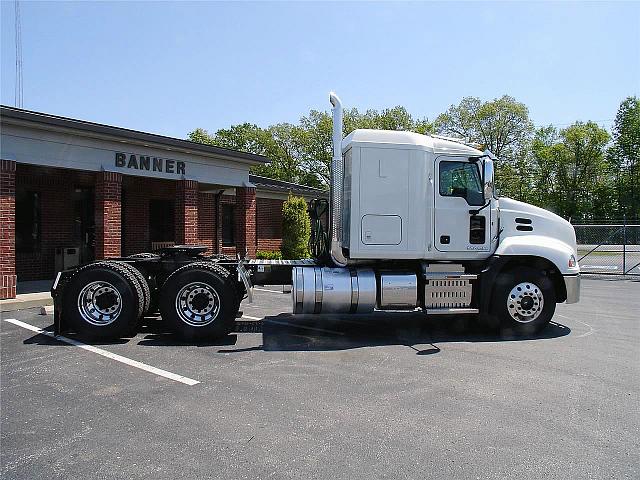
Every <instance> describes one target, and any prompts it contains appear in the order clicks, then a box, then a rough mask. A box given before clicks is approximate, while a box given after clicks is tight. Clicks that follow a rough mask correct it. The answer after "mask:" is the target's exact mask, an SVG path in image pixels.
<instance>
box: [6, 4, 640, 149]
mask: <svg viewBox="0 0 640 480" xmlns="http://www.w3.org/2000/svg"><path fill="white" fill-rule="evenodd" d="M13 12H14V6H13V2H4V1H3V2H2V11H1V13H2V25H1V26H2V52H1V53H2V59H1V61H2V63H1V66H2V77H1V81H2V84H1V100H2V103H3V104H7V105H13V103H14V77H15V67H14V63H15V57H14V51H15V46H14V18H13V15H14V13H13ZM21 14H22V43H23V64H24V67H23V72H24V73H23V76H24V107H25V108H28V109H32V110H37V111H43V112H49V113H54V114H58V115H64V116H69V117H74V118H80V119H85V120H90V121H95V122H100V123H107V124H112V125H117V126H122V127H127V128H133V129H138V130H144V131H149V132H155V133H160V134H164V135H171V136H177V137H185V136H186V135H187V134H188V132H189V131H191V130H193V129H194V128H196V127H203V128H206V129H208V130H210V131H214V130H216V129H217V128H222V127H227V126H229V125H231V124H234V123H242V122H252V123H256V124H258V125H261V126H267V125H269V124H273V123H278V122H295V121H297V119H298V118H299V117H300V116H301V115H304V114H305V113H307V112H308V111H309V110H310V109H311V108H315V109H325V110H328V108H329V104H328V100H327V92H328V91H329V90H335V91H337V92H338V94H339V95H340V96H341V98H342V101H343V103H344V104H345V106H347V107H352V106H355V107H358V108H360V109H366V108H378V109H379V108H384V107H392V106H395V105H404V106H405V107H407V109H408V110H409V111H410V112H411V113H412V114H414V115H415V116H419V117H422V116H426V117H429V118H431V119H432V118H434V117H435V116H436V115H437V114H438V113H440V112H442V111H444V110H445V109H446V108H447V107H448V106H449V105H451V104H452V103H458V102H459V101H460V99H461V98H462V97H464V96H467V95H474V96H478V97H480V98H482V99H491V98H495V97H497V96H501V95H502V94H509V95H512V96H514V97H515V98H516V99H518V100H519V101H522V102H524V103H526V104H527V105H528V106H529V109H530V114H531V117H532V119H533V120H534V122H535V123H536V124H539V125H542V124H548V123H554V124H557V125H566V124H569V123H571V122H573V121H575V120H589V119H591V120H596V121H598V123H600V124H601V125H604V126H607V127H609V126H610V125H611V119H613V117H614V116H615V112H616V110H617V107H618V105H619V103H620V101H621V100H622V99H623V98H624V97H626V96H628V95H640V3H484V2H482V3H481V2H474V3H266V2H261V3H241V2H236V3H205V2H197V3H182V2H181V3H177V2H176V3H155V2H142V3H133V2H115V3H92V2H85V3H60V2H51V3H46V2H45V3H38V2H21Z"/></svg>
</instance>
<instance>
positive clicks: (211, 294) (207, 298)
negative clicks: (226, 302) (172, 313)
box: [176, 282, 220, 327]
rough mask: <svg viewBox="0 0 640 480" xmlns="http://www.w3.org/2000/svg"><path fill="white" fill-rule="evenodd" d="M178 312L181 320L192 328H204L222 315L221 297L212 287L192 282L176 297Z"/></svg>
mask: <svg viewBox="0 0 640 480" xmlns="http://www.w3.org/2000/svg"><path fill="white" fill-rule="evenodd" d="M176 312H177V314H178V317H180V320H182V321H183V322H184V323H186V324H187V325H191V326H192V327H204V326H205V325H209V324H210V323H211V322H213V321H214V320H215V319H216V318H217V317H218V314H219V313H220V297H219V296H218V292H216V291H215V289H214V288H213V287H212V286H211V285H207V284H206V283H201V282H192V283H189V284H187V285H185V286H184V287H182V288H181V289H180V291H179V292H178V295H176Z"/></svg>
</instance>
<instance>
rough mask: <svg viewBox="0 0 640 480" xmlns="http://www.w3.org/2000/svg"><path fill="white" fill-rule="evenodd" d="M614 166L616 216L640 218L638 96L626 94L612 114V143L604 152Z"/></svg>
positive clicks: (639, 116) (639, 112) (639, 125)
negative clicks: (614, 114) (615, 113)
mask: <svg viewBox="0 0 640 480" xmlns="http://www.w3.org/2000/svg"><path fill="white" fill-rule="evenodd" d="M607 153H608V155H607V157H608V159H609V162H610V163H611V165H612V167H613V168H614V169H615V178H616V191H617V199H618V203H619V206H620V207H619V208H620V212H619V215H620V216H621V215H626V216H627V217H628V218H630V219H633V220H639V219H640V192H638V189H640V166H639V165H638V163H639V162H640V99H638V98H637V97H627V98H626V99H625V100H624V101H623V102H622V103H621V104H620V108H619V109H618V113H617V115H616V119H615V124H614V130H613V143H612V145H611V147H610V148H609V151H608V152H607Z"/></svg>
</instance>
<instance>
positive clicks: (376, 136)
mask: <svg viewBox="0 0 640 480" xmlns="http://www.w3.org/2000/svg"><path fill="white" fill-rule="evenodd" d="M354 143H357V144H376V143H378V144H380V143H384V144H393V145H405V146H407V147H409V148H412V147H413V148H418V149H421V150H422V149H424V150H429V151H432V152H433V153H435V154H440V155H442V154H448V155H467V156H478V155H482V152H481V151H480V150H476V149H475V148H473V147H470V146H468V145H465V144H463V143H459V142H454V141H452V140H445V139H442V138H437V137H432V136H430V135H421V134H419V133H414V132H404V131H397V130H370V129H358V130H354V131H353V132H351V133H350V134H349V135H347V136H346V137H344V140H342V150H343V151H345V150H347V149H348V148H349V147H350V146H351V145H352V144H354Z"/></svg>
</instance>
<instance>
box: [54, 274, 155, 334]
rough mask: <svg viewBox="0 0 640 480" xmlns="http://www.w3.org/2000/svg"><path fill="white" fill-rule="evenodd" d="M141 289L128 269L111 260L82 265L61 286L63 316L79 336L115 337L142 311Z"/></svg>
mask: <svg viewBox="0 0 640 480" xmlns="http://www.w3.org/2000/svg"><path fill="white" fill-rule="evenodd" d="M141 298H143V294H142V291H141V289H140V286H139V284H138V282H137V281H136V279H135V277H134V276H133V275H132V274H131V272H130V271H129V270H128V269H126V268H123V267H122V265H118V264H116V263H114V262H96V263H92V264H89V265H87V266H85V267H82V268H81V269H80V270H78V271H77V272H76V274H75V275H74V276H73V277H72V278H71V279H70V280H69V282H68V283H67V284H66V286H65V289H64V294H63V298H62V302H63V304H62V309H63V315H65V319H66V320H67V321H68V322H69V324H70V325H71V327H72V329H73V330H74V331H75V332H77V333H78V334H79V335H81V336H83V337H86V338H90V339H116V338H120V337H122V336H124V335H126V334H127V333H129V332H130V331H131V330H132V329H133V328H134V327H135V325H136V322H137V320H138V318H139V317H140V314H141V313H142V304H141V301H140V299H141Z"/></svg>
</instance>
